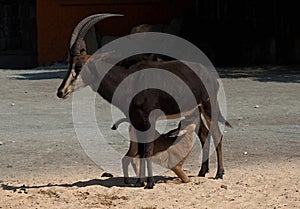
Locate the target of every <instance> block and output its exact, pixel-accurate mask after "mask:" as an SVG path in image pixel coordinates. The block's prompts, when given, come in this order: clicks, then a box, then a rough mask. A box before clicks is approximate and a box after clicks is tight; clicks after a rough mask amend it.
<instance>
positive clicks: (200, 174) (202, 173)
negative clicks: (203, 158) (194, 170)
mask: <svg viewBox="0 0 300 209" xmlns="http://www.w3.org/2000/svg"><path fill="white" fill-rule="evenodd" d="M208 172H209V169H201V170H200V171H199V173H198V176H199V177H205V175H206V174H207V173H208Z"/></svg>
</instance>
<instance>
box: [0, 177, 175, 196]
mask: <svg viewBox="0 0 300 209" xmlns="http://www.w3.org/2000/svg"><path fill="white" fill-rule="evenodd" d="M174 179H178V178H177V177H165V176H155V182H156V183H163V182H166V181H169V180H174ZM136 180H137V179H136V178H130V184H125V183H124V179H123V177H111V178H103V179H91V180H87V181H77V182H75V183H71V184H68V183H62V184H45V185H22V186H12V185H9V184H1V188H2V189H3V190H8V191H14V192H16V191H17V190H23V191H26V190H27V189H41V188H52V187H65V188H71V187H89V186H103V187H106V188H111V187H135V186H134V183H135V182H136ZM136 188H138V187H136Z"/></svg>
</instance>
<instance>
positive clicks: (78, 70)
mask: <svg viewBox="0 0 300 209" xmlns="http://www.w3.org/2000/svg"><path fill="white" fill-rule="evenodd" d="M81 68H82V64H81V62H77V63H76V64H75V72H76V73H79V72H80V70H81Z"/></svg>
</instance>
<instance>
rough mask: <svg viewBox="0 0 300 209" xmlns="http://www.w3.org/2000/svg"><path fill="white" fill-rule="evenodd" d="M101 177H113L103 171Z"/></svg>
mask: <svg viewBox="0 0 300 209" xmlns="http://www.w3.org/2000/svg"><path fill="white" fill-rule="evenodd" d="M101 177H108V178H112V177H114V176H113V175H112V174H111V173H107V172H104V173H103V174H102V175H101Z"/></svg>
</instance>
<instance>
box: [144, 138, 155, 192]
mask: <svg viewBox="0 0 300 209" xmlns="http://www.w3.org/2000/svg"><path fill="white" fill-rule="evenodd" d="M153 137H154V136H153ZM153 152H154V142H149V143H147V144H145V159H146V162H147V172H148V173H147V174H148V176H147V185H146V186H145V189H153V187H154V177H153V169H152V158H151V157H152V156H153Z"/></svg>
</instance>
